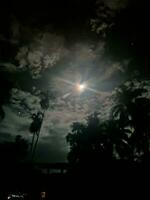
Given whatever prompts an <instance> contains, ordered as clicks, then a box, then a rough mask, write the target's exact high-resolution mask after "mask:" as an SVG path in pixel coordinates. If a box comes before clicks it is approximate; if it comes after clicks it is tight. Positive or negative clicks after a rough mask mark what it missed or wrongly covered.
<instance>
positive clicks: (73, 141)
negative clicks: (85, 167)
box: [66, 113, 112, 164]
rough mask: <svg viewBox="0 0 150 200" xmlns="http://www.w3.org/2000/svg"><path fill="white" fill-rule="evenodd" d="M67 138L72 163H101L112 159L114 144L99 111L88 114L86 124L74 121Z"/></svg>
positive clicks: (69, 157)
mask: <svg viewBox="0 0 150 200" xmlns="http://www.w3.org/2000/svg"><path fill="white" fill-rule="evenodd" d="M66 139H67V142H68V143H69V145H70V152H69V154H68V160H69V162H70V163H72V164H78V163H79V164H85V163H89V164H90V163H93V164H94V163H97V164H99V162H100V161H103V162H104V161H108V160H110V159H112V144H111V143H110V140H109V138H108V136H107V134H106V132H105V129H104V125H103V123H100V119H99V114H98V113H94V114H92V115H90V116H88V118H87V121H86V124H83V123H79V122H75V123H73V124H72V131H71V133H69V134H68V135H67V138H66Z"/></svg>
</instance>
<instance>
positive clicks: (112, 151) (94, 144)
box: [66, 81, 150, 164]
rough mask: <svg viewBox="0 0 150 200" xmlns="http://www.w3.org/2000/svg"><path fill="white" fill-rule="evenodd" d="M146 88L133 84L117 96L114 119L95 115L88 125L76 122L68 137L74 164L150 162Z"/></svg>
mask: <svg viewBox="0 0 150 200" xmlns="http://www.w3.org/2000/svg"><path fill="white" fill-rule="evenodd" d="M146 92H147V90H146V89H145V88H144V87H143V85H140V86H138V87H137V86H136V85H135V84H134V83H133V82H132V81H131V82H130V83H129V84H128V85H125V84H123V85H121V86H120V87H119V88H118V90H117V92H116V93H115V97H114V103H115V105H114V106H113V108H112V111H111V113H110V118H109V119H108V120H105V121H103V122H101V121H100V115H99V114H98V113H94V114H92V115H90V116H88V118H87V119H86V123H80V122H74V123H73V124H72V126H71V128H72V129H71V133H69V134H68V135H67V138H66V139H67V142H68V143H69V145H70V152H69V154H68V160H69V162H70V163H73V164H74V163H82V162H83V163H87V162H91V163H98V162H101V163H104V162H105V161H111V160H124V161H131V162H135V161H138V162H142V161H148V160H149V159H150V134H149V133H150V123H149V122H150V100H149V99H148V98H147V97H146Z"/></svg>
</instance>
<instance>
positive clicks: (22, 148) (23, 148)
mask: <svg viewBox="0 0 150 200" xmlns="http://www.w3.org/2000/svg"><path fill="white" fill-rule="evenodd" d="M27 154H28V142H27V141H26V140H25V139H24V138H23V137H22V136H20V135H17V136H16V137H15V141H13V142H3V143H1V144H0V157H1V161H2V162H4V163H16V162H20V161H23V160H24V159H25V158H26V156H27Z"/></svg>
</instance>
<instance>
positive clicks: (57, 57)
mask: <svg viewBox="0 0 150 200" xmlns="http://www.w3.org/2000/svg"><path fill="white" fill-rule="evenodd" d="M146 4H147V2H146V1H145V0H143V1H132V0H130V1H129V0H70V1H69V0H60V1H59V0H55V1H48V3H47V2H46V1H39V3H37V2H36V1H19V2H17V1H11V3H10V2H7V1H6V2H5V4H3V5H1V7H0V27H1V28H0V79H1V82H0V83H1V86H0V87H1V91H3V90H4V88H5V90H6V91H7V90H9V87H8V85H9V86H10V88H11V90H10V93H11V95H10V98H9V97H7V98H6V100H5V102H4V103H3V109H4V111H5V117H4V119H3V120H1V122H0V141H1V142H2V141H11V140H13V139H14V137H15V136H16V135H18V134H19V135H22V136H23V137H24V138H26V139H27V140H28V141H31V138H32V134H31V133H30V132H29V126H30V123H31V121H32V119H31V114H33V113H37V112H38V111H40V110H41V106H40V98H41V93H42V92H47V91H48V93H49V104H50V106H49V108H48V109H47V111H46V113H45V117H44V121H43V124H42V128H41V133H40V139H39V143H38V147H37V152H36V160H37V161H42V162H43V161H44V162H63V161H66V155H67V152H68V145H67V143H66V139H65V137H66V135H67V133H68V132H69V130H70V125H71V124H72V123H73V122H75V121H84V120H85V118H86V117H87V116H88V115H89V114H90V113H92V112H94V111H99V112H101V117H102V119H107V117H108V115H109V111H110V109H111V106H112V104H113V102H112V100H111V95H112V93H113V91H114V90H115V88H116V87H117V86H119V85H120V84H121V83H123V82H125V81H126V82H128V80H131V79H132V80H133V79H136V80H148V79H149V76H150V70H149V64H150V59H149V53H150V51H149V47H150V32H149V18H150V12H149V7H148V6H147V5H146ZM8 83H9V84H8ZM78 84H85V85H86V87H85V90H84V89H83V91H79V88H78ZM1 98H3V96H2V95H1ZM7 100H8V101H7Z"/></svg>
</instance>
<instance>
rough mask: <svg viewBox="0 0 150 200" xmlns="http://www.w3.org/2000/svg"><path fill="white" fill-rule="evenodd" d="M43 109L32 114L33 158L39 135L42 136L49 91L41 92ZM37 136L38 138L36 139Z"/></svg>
mask: <svg viewBox="0 0 150 200" xmlns="http://www.w3.org/2000/svg"><path fill="white" fill-rule="evenodd" d="M40 104H41V110H42V111H39V112H37V113H36V114H33V115H32V120H33V121H32V123H31V125H30V128H29V130H30V132H31V133H32V134H33V137H32V142H31V157H32V158H31V159H32V160H33V159H34V155H35V151H36V147H37V144H38V140H39V136H40V131H41V126H42V123H43V120H44V116H45V112H46V110H47V109H48V108H49V94H48V91H47V92H42V93H41V101H40ZM35 137H36V140H35Z"/></svg>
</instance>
